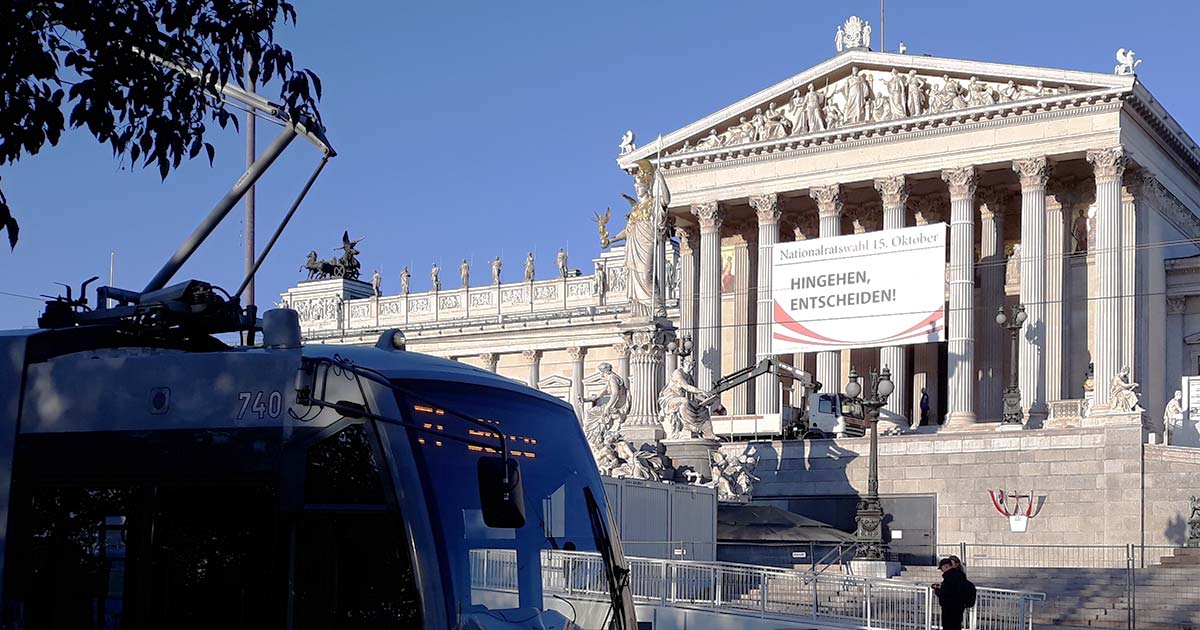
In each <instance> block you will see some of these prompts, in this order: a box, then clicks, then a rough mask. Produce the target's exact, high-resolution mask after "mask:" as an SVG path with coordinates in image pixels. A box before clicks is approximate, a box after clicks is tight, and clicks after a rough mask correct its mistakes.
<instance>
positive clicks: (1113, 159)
mask: <svg viewBox="0 0 1200 630" xmlns="http://www.w3.org/2000/svg"><path fill="white" fill-rule="evenodd" d="M1087 161H1088V163H1089V164H1091V165H1092V171H1093V172H1094V173H1095V176H1096V182H1097V183H1099V182H1105V181H1112V180H1120V179H1121V175H1122V174H1123V173H1124V172H1125V167H1126V165H1127V164H1128V162H1129V156H1128V155H1125V149H1124V148H1123V147H1120V146H1116V147H1109V148H1107V149H1091V150H1089V151H1088V152H1087Z"/></svg>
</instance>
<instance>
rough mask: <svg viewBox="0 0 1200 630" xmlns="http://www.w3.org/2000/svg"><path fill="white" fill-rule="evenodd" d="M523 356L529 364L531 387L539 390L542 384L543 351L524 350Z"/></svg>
mask: <svg viewBox="0 0 1200 630" xmlns="http://www.w3.org/2000/svg"><path fill="white" fill-rule="evenodd" d="M521 356H522V357H524V358H525V361H527V362H528V363H529V379H528V381H527V382H528V383H529V386H530V387H532V388H534V389H537V388H538V383H540V382H542V351H541V350H522V351H521Z"/></svg>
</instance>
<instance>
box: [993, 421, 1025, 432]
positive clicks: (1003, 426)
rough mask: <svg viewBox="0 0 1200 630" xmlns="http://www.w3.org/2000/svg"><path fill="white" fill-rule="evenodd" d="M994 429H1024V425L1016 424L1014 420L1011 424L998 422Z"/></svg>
mask: <svg viewBox="0 0 1200 630" xmlns="http://www.w3.org/2000/svg"><path fill="white" fill-rule="evenodd" d="M996 430H997V431H1024V430H1025V425H1023V424H1017V423H1015V422H1013V423H1011V424H1000V425H997V426H996Z"/></svg>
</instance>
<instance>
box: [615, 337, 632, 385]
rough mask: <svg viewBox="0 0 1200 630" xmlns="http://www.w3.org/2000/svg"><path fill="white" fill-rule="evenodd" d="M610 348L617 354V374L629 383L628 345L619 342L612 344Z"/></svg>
mask: <svg viewBox="0 0 1200 630" xmlns="http://www.w3.org/2000/svg"><path fill="white" fill-rule="evenodd" d="M612 348H613V352H616V353H617V374H620V375H621V378H623V379H625V381H626V382H629V344H628V343H626V342H624V341H621V342H618V343H614V344H613V346H612Z"/></svg>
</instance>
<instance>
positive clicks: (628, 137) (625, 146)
mask: <svg viewBox="0 0 1200 630" xmlns="http://www.w3.org/2000/svg"><path fill="white" fill-rule="evenodd" d="M636 148H637V145H636V144H634V143H633V130H632V129H630V130H628V131H626V132H625V135H623V136H621V153H620V154H621V155H625V154H626V153H633V150H634V149H636Z"/></svg>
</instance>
